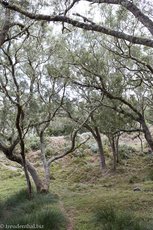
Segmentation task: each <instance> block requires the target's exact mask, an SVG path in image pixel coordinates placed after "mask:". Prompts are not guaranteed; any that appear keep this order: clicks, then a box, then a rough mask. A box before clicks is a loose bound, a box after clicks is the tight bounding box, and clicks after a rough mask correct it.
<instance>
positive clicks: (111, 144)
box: [109, 136, 117, 171]
mask: <svg viewBox="0 0 153 230" xmlns="http://www.w3.org/2000/svg"><path fill="white" fill-rule="evenodd" d="M109 142H110V146H111V149H112V154H113V170H114V171H115V170H116V165H117V154H116V147H115V140H114V137H112V136H111V137H110V136H109Z"/></svg>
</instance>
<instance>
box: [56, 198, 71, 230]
mask: <svg viewBox="0 0 153 230" xmlns="http://www.w3.org/2000/svg"><path fill="white" fill-rule="evenodd" d="M59 203H60V209H61V211H62V213H64V215H65V216H66V219H67V220H68V224H67V228H66V230H73V222H72V219H71V218H70V217H69V216H68V213H67V212H66V210H65V208H64V204H63V202H62V201H61V200H60V202H59Z"/></svg>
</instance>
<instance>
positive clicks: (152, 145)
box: [139, 117, 153, 152]
mask: <svg viewBox="0 0 153 230" xmlns="http://www.w3.org/2000/svg"><path fill="white" fill-rule="evenodd" d="M139 122H140V124H141V125H142V129H143V132H144V136H145V138H146V141H147V142H148V144H149V146H150V148H151V151H152V152H153V138H152V135H151V133H150V130H149V128H148V126H147V124H146V122H145V120H144V118H143V117H141V119H140V120H139Z"/></svg>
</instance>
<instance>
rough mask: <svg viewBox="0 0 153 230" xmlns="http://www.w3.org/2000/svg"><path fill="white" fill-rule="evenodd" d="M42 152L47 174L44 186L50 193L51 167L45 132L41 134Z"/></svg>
mask: <svg viewBox="0 0 153 230" xmlns="http://www.w3.org/2000/svg"><path fill="white" fill-rule="evenodd" d="M39 137H40V150H41V160H42V163H43V167H44V173H45V182H44V186H45V187H46V192H47V191H49V185H50V166H49V164H48V162H47V159H46V155H45V140H44V132H43V131H42V132H40V135H39Z"/></svg>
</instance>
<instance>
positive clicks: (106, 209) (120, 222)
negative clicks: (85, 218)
mask: <svg viewBox="0 0 153 230" xmlns="http://www.w3.org/2000/svg"><path fill="white" fill-rule="evenodd" d="M94 222H95V224H96V225H97V224H98V225H100V226H101V230H123V229H124V230H144V229H150V230H151V228H148V227H147V226H146V224H144V223H142V222H141V221H140V220H138V219H136V218H135V217H134V216H133V215H132V214H130V213H129V212H126V211H118V210H117V209H115V208H114V207H112V206H111V205H108V206H103V207H98V208H97V209H96V210H95V211H94Z"/></svg>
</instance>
